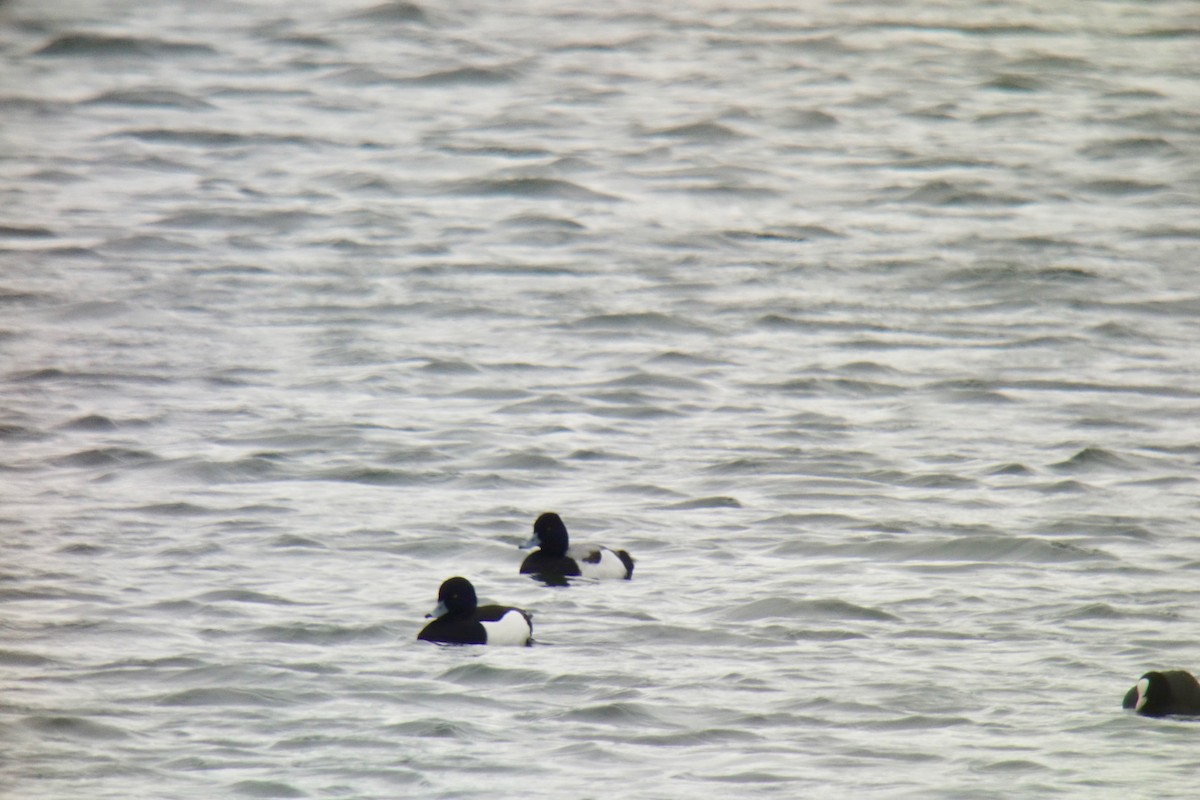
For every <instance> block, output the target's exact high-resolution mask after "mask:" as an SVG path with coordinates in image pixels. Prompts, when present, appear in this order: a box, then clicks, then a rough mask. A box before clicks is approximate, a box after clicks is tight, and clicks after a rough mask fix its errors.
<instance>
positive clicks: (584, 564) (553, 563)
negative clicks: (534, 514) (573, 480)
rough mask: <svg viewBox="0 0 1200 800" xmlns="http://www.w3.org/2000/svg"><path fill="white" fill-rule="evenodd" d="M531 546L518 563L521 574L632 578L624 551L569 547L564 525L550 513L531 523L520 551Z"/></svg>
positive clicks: (631, 565) (630, 563)
mask: <svg viewBox="0 0 1200 800" xmlns="http://www.w3.org/2000/svg"><path fill="white" fill-rule="evenodd" d="M531 547H537V548H538V549H537V550H535V551H533V552H532V553H530V554H529V555H528V556H526V557H525V560H524V561H523V562H522V563H521V574H522V575H550V576H573V575H578V576H580V577H584V578H624V579H625V580H630V579H631V578H632V577H633V557H632V556H630V555H629V553H627V552H626V551H624V550H610V549H608V548H607V547H600V546H598V545H576V546H574V547H571V544H570V539H569V537H568V535H567V526H566V525H565V524H564V523H563V521H562V517H560V516H559V515H558V514H556V513H554V512H553V511H547V512H546V513H544V514H542V515H541V516H539V517H538V518H537V519H536V520H535V521H534V523H533V537H532V538H531V539H530V540H529V541H528V542H526V543H525V544H523V545H521V549H522V550H528V549H529V548H531Z"/></svg>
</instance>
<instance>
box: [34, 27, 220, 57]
mask: <svg viewBox="0 0 1200 800" xmlns="http://www.w3.org/2000/svg"><path fill="white" fill-rule="evenodd" d="M216 52H217V51H216V50H214V49H213V48H211V47H209V46H208V45H203V44H195V43H192V42H170V41H164V40H162V39H153V38H140V37H133V36H104V35H101V34H91V33H67V34H62V35H61V36H57V37H55V38H54V39H53V40H51V41H50V42H49V43H47V44H45V45H43V46H42V47H41V48H39V49H38V50H36V51H35V53H34V54H35V55H40V56H81V57H97V56H98V57H102V58H115V57H134V58H176V57H180V56H197V55H215V54H216Z"/></svg>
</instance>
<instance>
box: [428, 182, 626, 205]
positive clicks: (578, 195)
mask: <svg viewBox="0 0 1200 800" xmlns="http://www.w3.org/2000/svg"><path fill="white" fill-rule="evenodd" d="M450 191H451V193H453V194H457V195H463V196H479V197H497V196H501V197H520V198H525V199H528V200H575V201H590V202H597V201H601V202H612V201H615V200H617V199H618V198H616V197H614V196H613V195H610V194H605V193H603V192H597V191H594V190H592V189H588V188H586V187H584V186H580V185H579V184H577V183H572V182H571V181H564V180H559V179H556V178H493V179H484V180H478V179H472V180H464V181H458V182H456V183H454V184H453V185H452V188H451V190H450Z"/></svg>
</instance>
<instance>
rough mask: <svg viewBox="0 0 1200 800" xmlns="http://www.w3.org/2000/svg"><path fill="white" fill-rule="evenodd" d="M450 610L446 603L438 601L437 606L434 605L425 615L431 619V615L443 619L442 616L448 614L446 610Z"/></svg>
mask: <svg viewBox="0 0 1200 800" xmlns="http://www.w3.org/2000/svg"><path fill="white" fill-rule="evenodd" d="M449 610H450V609H448V608H446V604H445V603H438V604H437V605H436V606H434V609H433V611H430V612H429V613H428V614H426V615H425V619H429V618H430V617H433V618H434V619H441V618H442V617H444V616H446V612H447V611H449Z"/></svg>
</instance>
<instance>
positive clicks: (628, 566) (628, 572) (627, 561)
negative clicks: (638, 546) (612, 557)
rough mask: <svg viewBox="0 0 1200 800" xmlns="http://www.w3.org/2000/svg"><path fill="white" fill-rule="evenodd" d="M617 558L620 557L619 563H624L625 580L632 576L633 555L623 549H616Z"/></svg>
mask: <svg viewBox="0 0 1200 800" xmlns="http://www.w3.org/2000/svg"><path fill="white" fill-rule="evenodd" d="M617 558H619V559H621V563H622V564H624V565H625V580H630V579H632V578H633V556H631V555H629V553H627V552H626V551H624V550H618V551H617Z"/></svg>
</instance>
